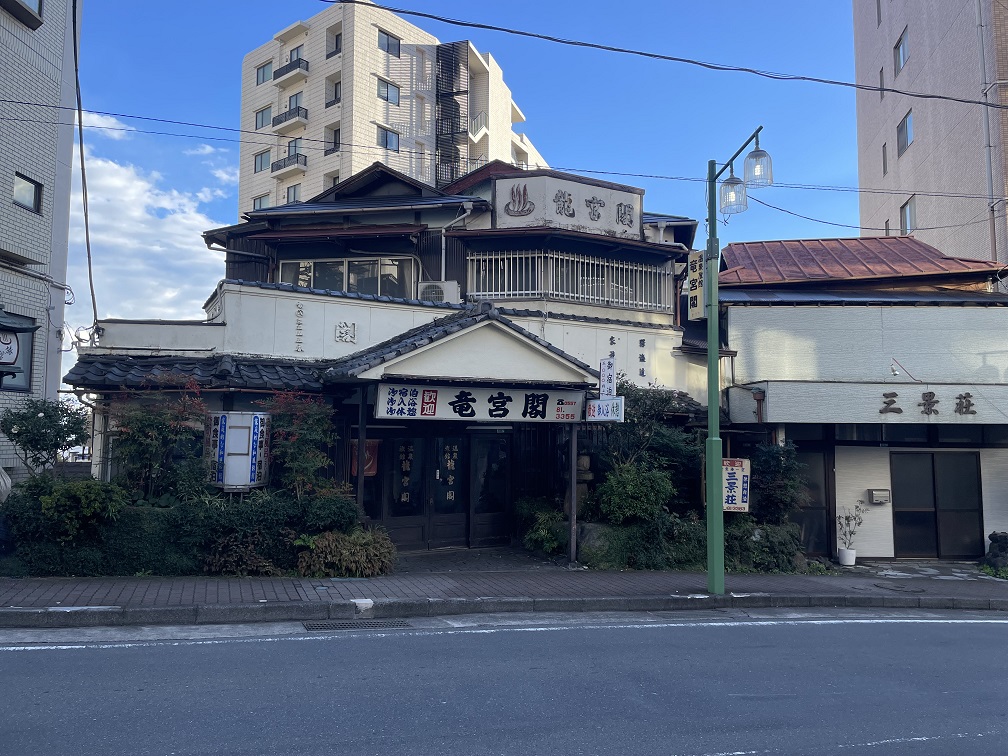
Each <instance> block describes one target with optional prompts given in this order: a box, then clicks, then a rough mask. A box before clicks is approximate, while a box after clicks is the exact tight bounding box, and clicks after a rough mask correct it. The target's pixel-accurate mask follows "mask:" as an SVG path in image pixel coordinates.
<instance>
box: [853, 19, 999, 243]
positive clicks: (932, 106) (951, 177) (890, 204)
mask: <svg viewBox="0 0 1008 756" xmlns="http://www.w3.org/2000/svg"><path fill="white" fill-rule="evenodd" d="M853 9H854V56H855V68H856V78H857V82H858V84H861V85H867V86H871V87H881V88H889V89H898V90H901V91H904V92H913V93H927V94H936V95H944V96H951V97H957V98H964V99H968V100H983V99H984V98H985V97H986V98H988V99H989V101H990V102H991V103H995V104H999V103H1004V102H1008V89H1006V86H1008V6H1006V5H1005V4H1004V3H1002V2H1000V1H999V0H854V2H853ZM1006 115H1008V113H1006V111H1004V110H989V112H988V109H987V108H985V107H983V106H982V105H976V104H968V103H959V102H951V101H948V100H939V99H925V98H919V97H910V96H907V95H905V94H898V93H896V92H879V91H858V92H857V132H858V180H859V184H860V186H861V188H862V190H864V189H871V190H877V191H870V192H865V191H862V193H861V201H860V211H861V225H862V226H863V227H866V228H865V229H864V230H862V235H864V236H880V235H883V234H892V235H895V234H909V233H912V234H913V235H914V236H915V237H917V238H918V239H920V240H922V241H924V242H926V243H927V244H930V245H932V246H934V247H936V248H938V249H940V250H942V251H944V252H946V253H947V254H954V255H959V256H967V257H973V258H980V259H988V260H989V259H992V258H993V257H995V256H996V259H999V260H1000V261H1002V262H1008V230H1006V224H1005V202H1004V200H1003V198H1004V197H1005V196H1006V194H1008V186H1006V183H1005V182H1006V177H1008V171H1006V167H1005V139H1006V138H1008V118H1006ZM988 128H989V138H988ZM988 145H989V147H988ZM988 160H989V161H990V162H989V166H990V167H989V168H988ZM990 198H993V200H994V201H993V202H990ZM991 205H993V210H994V212H993V227H994V228H993V234H992V229H991V226H992V222H991V219H992V213H991V212H990V206H991ZM992 236H993V242H992ZM992 247H993V248H994V249H995V250H996V251H995V252H994V253H993V254H992Z"/></svg>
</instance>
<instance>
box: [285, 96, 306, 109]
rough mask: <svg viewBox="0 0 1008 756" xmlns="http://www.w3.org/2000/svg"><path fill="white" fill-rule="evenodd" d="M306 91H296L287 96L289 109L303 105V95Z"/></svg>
mask: <svg viewBox="0 0 1008 756" xmlns="http://www.w3.org/2000/svg"><path fill="white" fill-rule="evenodd" d="M303 94H304V92H295V93H294V94H292V95H291V96H290V97H288V98H287V110H294V108H300V107H301V96H302V95H303Z"/></svg>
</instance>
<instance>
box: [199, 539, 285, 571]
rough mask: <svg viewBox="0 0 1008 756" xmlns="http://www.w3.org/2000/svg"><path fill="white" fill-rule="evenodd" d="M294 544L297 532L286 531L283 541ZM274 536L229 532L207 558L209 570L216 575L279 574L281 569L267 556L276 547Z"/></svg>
mask: <svg viewBox="0 0 1008 756" xmlns="http://www.w3.org/2000/svg"><path fill="white" fill-rule="evenodd" d="M280 540H281V541H284V542H287V543H293V541H294V531H293V530H291V531H287V532H286V533H285V534H284V536H283V537H282V538H281V539H280ZM275 542H276V537H275V536H274V535H273V534H264V533H263V532H262V531H260V530H252V531H248V532H243V533H229V534H228V535H226V536H223V537H221V538H219V539H218V540H217V541H215V542H214V543H213V544H212V545H211V547H210V554H209V555H208V556H207V558H206V562H205V566H206V571H207V572H209V573H211V574H215V575H218V574H219V575H240V576H242V577H245V576H246V575H277V574H279V572H280V570H279V569H278V568H277V566H276V565H275V564H274V563H273V561H272V560H271V559H270V558H269V557H267V556H265V554H266V553H269V552H270V551H272V549H274V548H275V546H276V543H275Z"/></svg>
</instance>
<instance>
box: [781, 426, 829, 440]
mask: <svg viewBox="0 0 1008 756" xmlns="http://www.w3.org/2000/svg"><path fill="white" fill-rule="evenodd" d="M784 437H785V438H787V440H788V441H822V438H823V426H821V425H815V424H812V423H788V425H787V428H786V429H785V432H784Z"/></svg>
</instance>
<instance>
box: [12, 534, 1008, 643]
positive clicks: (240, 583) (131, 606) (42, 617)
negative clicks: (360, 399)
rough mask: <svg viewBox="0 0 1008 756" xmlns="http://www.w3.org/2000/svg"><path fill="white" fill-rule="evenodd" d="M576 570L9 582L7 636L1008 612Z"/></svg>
mask: <svg viewBox="0 0 1008 756" xmlns="http://www.w3.org/2000/svg"><path fill="white" fill-rule="evenodd" d="M725 582H726V589H727V594H726V595H725V596H709V595H708V594H707V592H706V576H705V575H704V574H703V573H688V572H646V571H639V572H638V571H623V572H616V571H594V570H583V569H574V570H572V569H568V568H567V566H566V564H565V563H564V562H563V561H562V560H557V561H550V560H548V559H541V558H537V557H534V556H532V555H530V554H528V553H526V552H524V551H521V550H516V549H478V550H453V551H438V552H427V553H417V554H404V555H401V557H400V562H399V567H398V570H397V572H396V573H395V574H394V575H390V576H387V577H380V578H370V579H311V578H288V577H282V578H280V577H270V578H217V577H184V578H160V577H116V578H3V577H0V627H80V626H105V625H151V624H173V625H175V624H218V623H235V622H255V621H264V622H265V621H287V620H298V621H305V620H354V619H371V618H384V617H406V616H436V615H446V614H474V613H483V612H507V611H512V612H532V611H618V610H636V611H667V610H672V609H711V608H728V607H731V608H745V607H771V606H781V607H803V606H804V607H809V606H823V607H838V606H857V607H890V608H925V609H988V610H1000V611H1008V581H1003V580H997V579H994V578H990V577H988V576H986V575H983V574H982V573H980V572H979V570H978V569H977V567H976V565H975V564H970V563H964V562H958V563H945V562H869V563H866V564H864V565H858V566H857V567H854V568H851V569H845V570H836V571H834V572H833V573H831V574H828V575H750V574H730V575H728V576H727V578H726V581H725Z"/></svg>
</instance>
